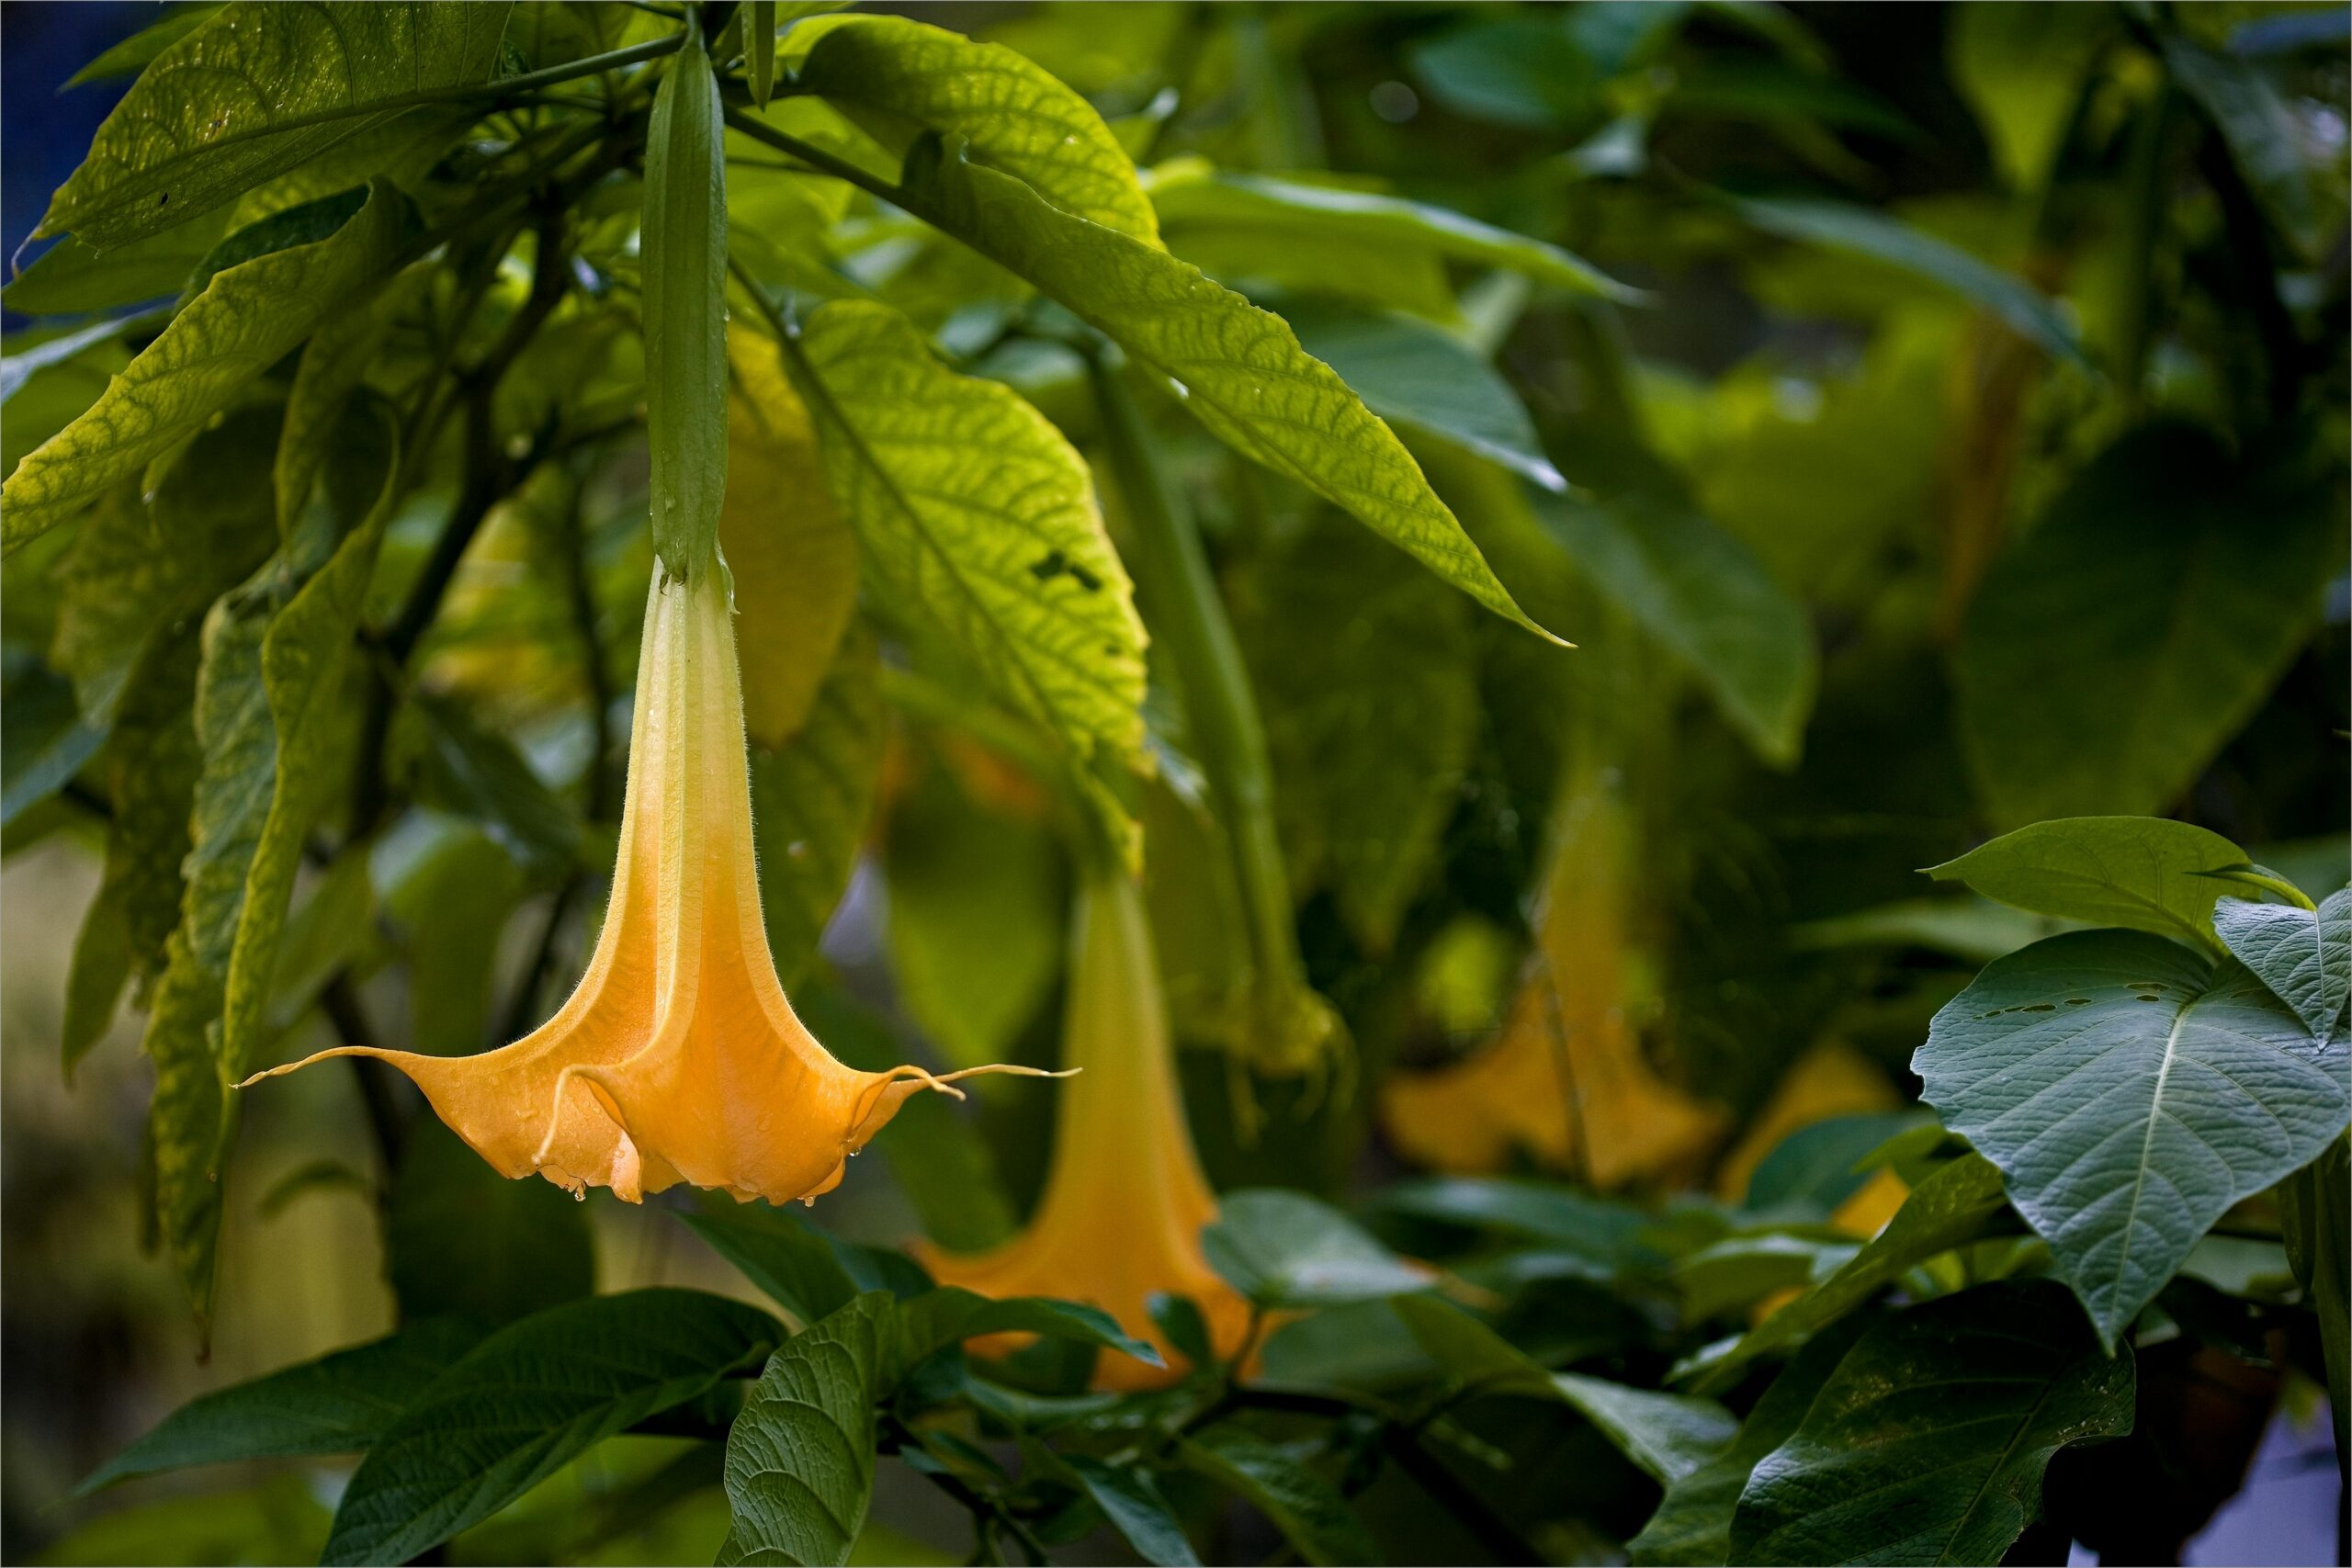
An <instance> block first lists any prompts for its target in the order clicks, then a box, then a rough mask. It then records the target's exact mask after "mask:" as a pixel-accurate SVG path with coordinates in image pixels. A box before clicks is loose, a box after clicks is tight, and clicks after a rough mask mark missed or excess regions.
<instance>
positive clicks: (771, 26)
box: [743, 0, 775, 108]
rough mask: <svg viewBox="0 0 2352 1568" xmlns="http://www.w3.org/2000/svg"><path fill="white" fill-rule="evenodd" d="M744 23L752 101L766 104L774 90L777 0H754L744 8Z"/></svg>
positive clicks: (756, 103) (763, 105) (761, 105)
mask: <svg viewBox="0 0 2352 1568" xmlns="http://www.w3.org/2000/svg"><path fill="white" fill-rule="evenodd" d="M743 27H744V29H745V37H744V39H743V49H744V53H745V54H746V55H747V56H748V57H749V59H748V64H749V66H750V74H751V88H752V103H753V104H754V105H756V106H758V107H761V108H765V107H768V99H769V98H770V97H772V96H775V0H752V4H751V5H750V6H746V7H745V8H744V13H743Z"/></svg>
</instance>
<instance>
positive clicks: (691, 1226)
mask: <svg viewBox="0 0 2352 1568" xmlns="http://www.w3.org/2000/svg"><path fill="white" fill-rule="evenodd" d="M678 1218H679V1219H681V1220H683V1221H684V1222H685V1225H686V1228H687V1229H688V1230H691V1231H693V1232H694V1233H695V1235H698V1236H700V1237H702V1239H703V1240H705V1241H707V1242H708V1243H709V1244H710V1248H711V1250H712V1251H714V1252H716V1253H718V1256H719V1257H721V1258H725V1259H727V1261H728V1262H729V1263H732V1264H733V1265H735V1267H736V1268H737V1269H741V1271H742V1274H743V1277H744V1278H745V1279H747V1280H751V1281H752V1284H754V1285H757V1286H758V1287H759V1288H760V1289H761V1290H762V1291H763V1292H765V1293H766V1294H767V1297H768V1299H769V1300H770V1301H773V1302H775V1303H776V1304H777V1305H778V1306H780V1307H782V1308H784V1310H785V1311H786V1312H788V1313H790V1314H792V1315H793V1316H794V1317H795V1318H796V1319H797V1320H798V1321H799V1322H800V1323H802V1324H804V1325H807V1324H813V1323H816V1322H818V1321H819V1320H820V1319H822V1318H826V1317H830V1316H831V1315H832V1314H834V1313H836V1312H838V1311H840V1310H841V1309H842V1307H845V1306H847V1305H848V1304H849V1303H850V1302H851V1301H852V1300H853V1299H854V1298H855V1297H856V1295H857V1293H858V1285H857V1281H855V1280H853V1279H851V1278H850V1275H849V1270H848V1269H845V1268H843V1267H842V1261H841V1258H840V1257H839V1256H838V1254H837V1253H836V1251H835V1249H834V1247H833V1243H832V1238H831V1236H829V1235H825V1234H824V1233H823V1232H821V1231H820V1230H818V1229H816V1228H815V1227H814V1226H811V1225H809V1224H807V1223H805V1222H804V1221H802V1220H801V1219H800V1218H799V1217H798V1216H797V1215H794V1214H788V1213H785V1212H784V1211H782V1210H780V1209H771V1208H769V1207H767V1206H766V1205H765V1204H751V1203H732V1202H729V1203H718V1202H711V1203H706V1204H705V1205H704V1206H703V1208H702V1211H701V1213H681V1214H679V1216H678Z"/></svg>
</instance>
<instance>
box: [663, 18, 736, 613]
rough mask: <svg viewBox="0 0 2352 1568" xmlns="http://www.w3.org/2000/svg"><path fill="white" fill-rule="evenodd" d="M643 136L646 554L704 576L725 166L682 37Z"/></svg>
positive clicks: (712, 500)
mask: <svg viewBox="0 0 2352 1568" xmlns="http://www.w3.org/2000/svg"><path fill="white" fill-rule="evenodd" d="M685 32H686V45H685V47H684V49H682V50H680V51H678V54H677V56H676V58H675V59H673V60H672V61H671V62H670V70H669V73H667V74H666V75H665V76H663V77H662V86H661V89H660V91H659V92H658V93H657V94H656V96H655V97H654V100H653V118H652V124H651V127H650V129H649V130H648V131H647V132H646V152H645V216H644V223H643V232H644V239H643V241H642V243H643V246H644V252H645V266H644V279H645V418H646V432H647V436H648V444H649V446H650V448H651V451H652V455H653V481H652V485H653V500H652V504H653V551H654V554H655V555H656V556H658V557H659V558H661V561H662V568H663V569H664V570H666V571H668V573H669V574H670V576H671V577H673V578H674V579H677V580H679V581H684V580H685V579H687V578H688V577H691V576H694V575H695V574H698V573H700V572H702V571H703V570H707V559H708V558H709V557H710V553H711V551H712V550H713V549H714V548H715V547H716V545H717V540H718V515H719V507H720V505H721V503H722V502H723V500H724V497H725V495H726V491H727V164H726V156H725V153H726V142H725V138H724V136H723V134H722V133H721V131H720V130H719V125H718V77H717V76H716V75H714V74H713V73H712V70H711V62H710V56H709V54H708V53H707V51H705V50H704V48H703V39H702V31H701V29H700V28H693V27H689V28H686V30H685Z"/></svg>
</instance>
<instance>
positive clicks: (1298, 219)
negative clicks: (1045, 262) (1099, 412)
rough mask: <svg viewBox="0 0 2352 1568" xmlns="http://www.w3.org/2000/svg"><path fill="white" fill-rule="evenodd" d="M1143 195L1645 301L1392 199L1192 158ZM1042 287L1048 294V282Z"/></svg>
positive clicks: (1229, 222) (1217, 221)
mask: <svg viewBox="0 0 2352 1568" xmlns="http://www.w3.org/2000/svg"><path fill="white" fill-rule="evenodd" d="M1151 200H1152V205H1153V206H1154V207H1156V208H1158V209H1159V220H1160V222H1161V223H1162V224H1164V225H1166V226H1167V227H1168V228H1169V229H1170V230H1176V229H1179V228H1181V227H1185V226H1191V225H1200V226H1202V227H1206V228H1226V229H1229V228H1233V227H1237V226H1238V227H1252V228H1261V229H1265V230H1270V231H1273V232H1274V233H1275V234H1276V235H1282V234H1303V235H1307V236H1312V237H1317V238H1324V239H1332V240H1344V241H1347V242H1349V243H1351V245H1353V246H1356V247H1359V248H1363V249H1375V248H1378V247H1382V246H1389V245H1397V246H1407V247H1417V248H1423V249H1427V250H1429V251H1431V252H1433V253H1435V254H1438V255H1440V256H1442V257H1444V258H1445V259H1446V260H1448V261H1455V262H1461V263H1463V264H1464V265H1470V266H1489V267H1500V268H1502V269H1503V270H1505V271H1507V272H1515V273H1517V274H1519V275H1520V276H1522V277H1525V278H1528V279H1529V280H1530V281H1532V282H1535V283H1544V284H1549V285H1551V286H1552V287H1554V288H1565V289H1566V290H1567V291H1568V292H1570V293H1572V294H1584V295H1596V296H1599V297H1600V298H1601V299H1615V300H1619V301H1621V302H1623V303H1628V304H1632V303H1639V302H1641V301H1643V300H1645V299H1648V296H1647V295H1645V294H1644V293H1643V292H1642V291H1641V290H1640V289H1638V288H1629V287H1627V286H1626V285H1624V284H1623V283H1620V282H1618V281H1617V280H1616V279H1615V278H1613V277H1611V276H1609V275H1608V274H1606V273H1604V272H1602V271H1601V270H1600V268H1598V267H1596V266H1594V265H1592V264H1591V263H1590V262H1588V261H1586V260H1585V259H1584V258H1583V257H1581V256H1578V255H1575V254H1570V253H1569V252H1567V251H1564V250H1562V249H1561V248H1560V247H1559V246H1557V245H1554V244H1548V243H1545V242H1544V241H1542V240H1535V239H1530V238H1529V237H1528V236H1527V235H1525V234H1515V233H1513V232H1512V231H1510V230H1508V229H1498V228H1496V227H1495V226H1494V225H1493V224H1491V223H1481V222H1479V221H1478V220H1476V219H1475V218H1465V217H1464V216H1463V215H1462V214H1461V213H1459V212H1455V211H1453V210H1451V209H1447V208H1443V207H1433V206H1431V205H1430V204H1429V203H1427V202H1420V201H1407V200H1405V199H1404V198H1402V197H1394V196H1381V195H1378V194H1376V193H1374V192H1372V191H1363V190H1344V189H1341V188H1340V187H1338V186H1317V185H1306V184H1303V183H1301V182H1299V181H1296V180H1281V179H1272V178H1270V177H1268V176H1266V175H1245V174H1237V173H1234V172H1232V171H1229V170H1222V171H1221V170H1212V169H1211V168H1209V167H1208V165H1207V164H1203V163H1200V162H1199V161H1198V160H1185V161H1182V162H1180V163H1175V164H1168V165H1164V166H1162V167H1161V168H1159V169H1158V170H1156V171H1154V173H1153V176H1152V182H1151ZM1016 270H1018V269H1016ZM1041 287H1043V286H1042V285H1041ZM1046 291H1047V292H1048V293H1052V292H1053V290H1052V289H1051V288H1047V290H1046ZM1063 303H1065V304H1068V303H1069V301H1068V300H1064V301H1063ZM1071 308H1072V309H1073V310H1075V309H1076V307H1075V306H1072V307H1071ZM1080 314H1081V315H1082V314H1084V312H1083V311H1080ZM1114 335H1115V334H1114ZM1178 379H1179V380H1182V377H1181V376H1179V377H1178Z"/></svg>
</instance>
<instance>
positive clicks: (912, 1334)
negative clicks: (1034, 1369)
mask: <svg viewBox="0 0 2352 1568" xmlns="http://www.w3.org/2000/svg"><path fill="white" fill-rule="evenodd" d="M986 1334H1034V1335H1036V1336H1037V1337H1040V1338H1044V1339H1056V1340H1060V1341H1063V1342H1064V1343H1067V1344H1072V1345H1087V1346H1093V1347H1096V1348H1101V1349H1105V1350H1110V1351H1114V1352H1115V1353H1117V1354H1119V1355H1123V1356H1132V1357H1134V1358H1135V1359H1136V1360H1138V1361H1141V1362H1142V1363H1143V1364H1144V1365H1146V1366H1148V1367H1159V1366H1165V1365H1166V1364H1167V1363H1166V1362H1164V1361H1162V1360H1161V1359H1160V1358H1159V1351H1157V1350H1155V1349H1153V1348H1151V1347H1150V1346H1149V1345H1148V1344H1147V1343H1145V1342H1144V1341H1143V1340H1140V1339H1137V1338H1136V1337H1133V1336H1131V1335H1129V1334H1127V1333H1126V1332H1125V1331H1124V1330H1123V1329H1121V1328H1120V1327H1119V1325H1118V1320H1117V1319H1115V1318H1114V1317H1113V1316H1112V1315H1111V1314H1109V1313H1106V1312H1104V1311H1103V1309H1102V1308H1100V1307H1091V1306H1081V1305H1080V1304H1079V1303H1076V1302H1060V1301H1053V1300H1050V1299H1048V1298H1046V1297H1044V1296H1009V1297H1006V1298H1004V1299H1002V1300H996V1299H993V1298H991V1297H988V1296H982V1295H976V1294H974V1293H973V1292H970V1291H967V1290H962V1289H960V1288H958V1287H956V1286H953V1285H946V1286H942V1287H940V1288H939V1289H937V1290H933V1291H926V1292H923V1293H922V1295H919V1296H915V1297H913V1298H912V1299H910V1300H908V1301H903V1302H900V1303H899V1310H898V1311H897V1312H896V1313H895V1314H892V1316H891V1319H890V1323H889V1327H888V1336H887V1337H886V1339H885V1349H886V1351H887V1354H886V1356H885V1359H884V1362H883V1367H884V1371H885V1372H886V1373H887V1375H888V1381H889V1382H893V1383H895V1382H898V1381H899V1379H901V1378H903V1377H904V1376H905V1375H906V1374H907V1373H908V1372H910V1371H912V1370H913V1369H914V1368H915V1367H916V1366H917V1365H918V1364H920V1363H921V1362H922V1361H923V1360H924V1359H927V1358H929V1357H930V1356H932V1355H933V1354H935V1353H936V1352H938V1351H940V1350H944V1349H945V1348H947V1347H948V1346H950V1345H958V1344H961V1343H962V1342H963V1341H965V1340H967V1339H975V1338H978V1337H980V1336H982V1335H986Z"/></svg>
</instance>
